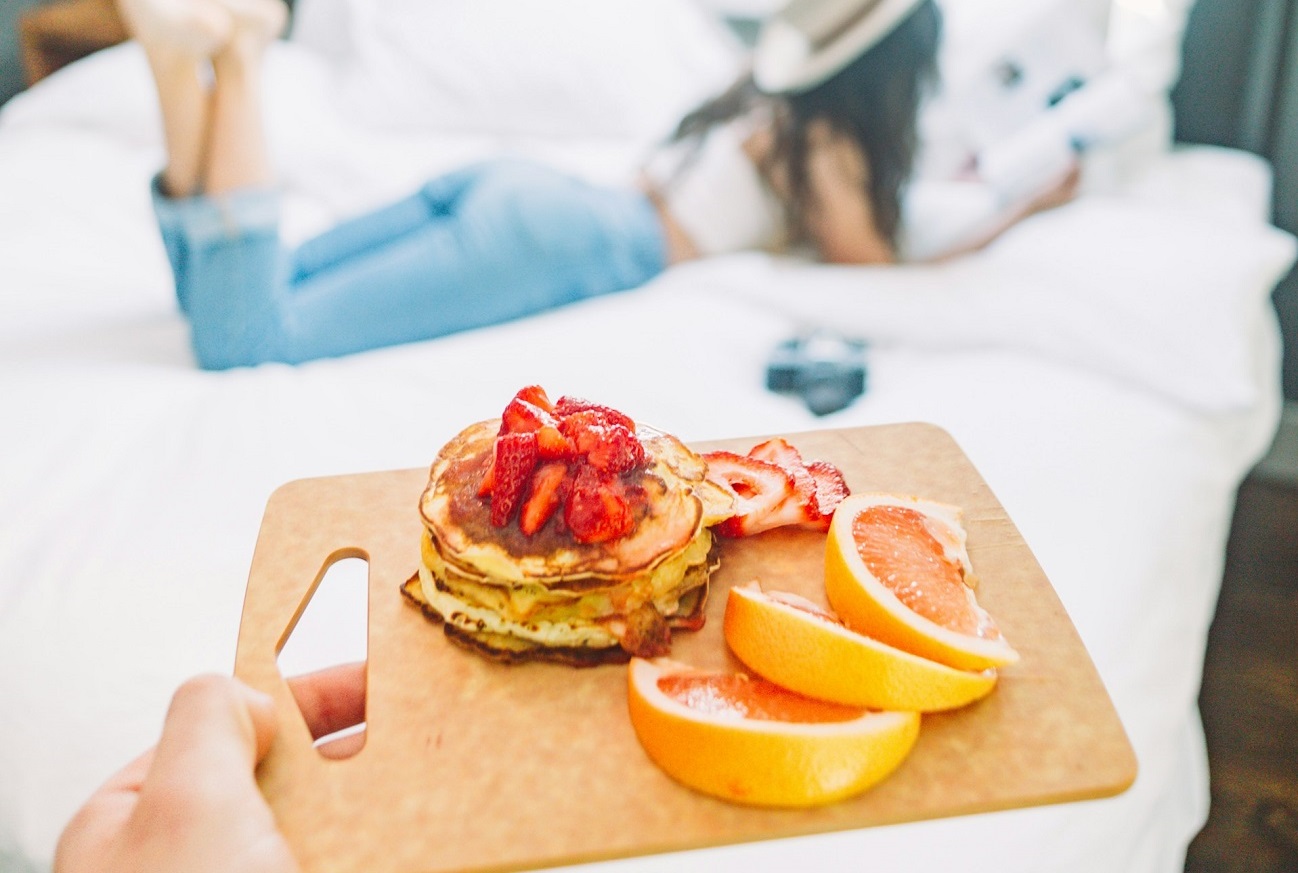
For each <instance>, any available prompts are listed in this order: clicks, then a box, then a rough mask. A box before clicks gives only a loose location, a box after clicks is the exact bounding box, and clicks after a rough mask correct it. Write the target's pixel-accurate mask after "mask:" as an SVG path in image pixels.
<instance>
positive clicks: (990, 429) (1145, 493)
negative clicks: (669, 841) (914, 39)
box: [0, 46, 1294, 873]
mask: <svg viewBox="0 0 1298 873" xmlns="http://www.w3.org/2000/svg"><path fill="white" fill-rule="evenodd" d="M77 67H79V69H78V68H73V69H72V70H69V71H67V75H62V74H61V75H60V76H56V77H55V78H54V79H52V80H50V81H49V82H48V83H47V84H46V85H44V86H42V87H40V88H37V89H35V90H34V91H33V92H31V93H29V94H28V95H26V96H25V97H24V98H21V99H20V100H18V101H15V102H14V103H13V104H11V105H10V107H9V108H8V109H7V110H6V112H5V113H4V114H3V115H0V191H3V192H4V194H3V198H0V400H3V404H4V408H5V414H4V416H3V418H0V701H3V703H0V870H4V871H11V870H12V871H25V870H28V869H36V870H39V869H43V868H44V866H45V865H46V864H48V861H49V859H50V856H51V852H52V849H53V845H54V842H55V839H56V837H57V835H58V833H59V831H60V829H61V828H62V826H63V823H64V822H65V821H66V819H67V818H68V816H70V815H71V813H72V812H73V811H74V810H75V808H76V807H77V805H79V803H80V802H81V801H82V800H84V798H85V797H86V796H87V795H88V794H89V792H90V791H91V790H92V789H93V788H94V787H95V786H96V785H97V784H98V783H99V782H100V781H101V780H102V779H103V778H105V777H106V776H107V775H108V774H109V773H110V772H111V771H113V770H114V769H116V768H117V767H118V766H120V764H122V763H123V762H124V761H126V760H128V759H129V758H131V757H133V756H134V755H135V754H136V753H138V751H139V750H140V749H142V748H143V747H145V746H147V745H148V744H149V743H151V742H152V741H153V740H154V739H155V737H156V731H157V728H158V725H159V723H160V720H161V716H162V713H163V711H164V709H165V706H166V703H167V700H168V699H169V696H170V694H171V692H172V690H173V689H174V687H175V686H176V685H177V684H178V683H179V682H181V681H182V680H183V679H184V678H186V677H188V676H190V675H192V674H194V673H196V672H201V671H221V672H227V671H228V670H229V669H230V666H231V664H232V660H233V652H234V643H235V637H236V633H237V627H238V616H239V610H240V606H241V600H242V593H243V585H244V583H245V580H246V577H247V569H248V563H249V560H250V557H251V553H252V548H253V543H254V540H255V537H256V533H257V529H258V525H259V523H260V518H261V512H262V509H263V507H264V505H265V501H266V498H267V497H268V495H269V494H270V492H271V491H272V490H273V489H274V488H275V487H277V486H278V485H280V484H282V483H284V482H286V481H289V480H292V479H296V478H300V477H305V476H316V475H331V474H336V473H342V472H355V471H365V470H377V469H394V468H409V467H419V466H423V465H425V464H426V463H427V462H428V461H429V460H430V458H431V456H432V454H433V453H434V452H435V451H436V449H437V448H438V447H439V446H440V445H441V444H442V442H443V441H444V440H445V439H447V438H448V437H450V436H451V435H452V434H453V433H454V432H455V431H456V430H457V429H458V428H459V427H460V426H461V425H462V424H464V423H465V422H468V421H471V420H475V419H478V418H485V417H488V416H491V415H493V414H496V413H497V412H498V410H499V408H500V406H501V405H502V403H503V401H504V400H505V399H507V398H508V397H509V396H510V395H511V394H512V392H513V391H514V390H515V389H516V388H517V387H519V386H520V385H522V384H526V383H530V382H539V383H541V384H543V385H545V386H547V387H548V388H549V389H550V390H551V391H552V392H558V393H573V394H581V395H586V396H591V397H596V398H600V399H604V400H606V401H608V402H610V403H613V404H615V405H618V406H620V407H624V408H626V409H628V410H631V411H634V413H635V414H636V415H637V417H638V418H641V419H643V420H645V421H651V422H654V423H656V424H658V425H660V426H663V427H666V428H669V429H671V430H673V431H675V432H677V433H679V434H680V435H682V436H683V437H686V438H689V439H703V438H710V437H720V436H733V435H743V434H754V435H756V434H765V433H772V432H795V431H799V430H806V429H811V428H817V427H823V426H840V425H861V424H873V423H883V422H893V421H908V420H924V421H932V422H936V423H937V424H939V425H941V426H943V427H945V428H947V429H948V430H949V431H950V432H951V433H952V434H953V435H954V436H955V438H956V439H957V441H958V442H959V443H960V444H961V445H962V446H963V448H964V449H965V450H966V452H967V453H968V454H969V455H970V457H971V458H972V459H973V461H974V463H975V464H976V465H977V466H978V467H979V469H980V470H981V471H982V473H983V475H984V476H985V477H986V479H987V481H988V482H989V483H990V485H991V487H992V488H993V490H994V491H995V492H996V494H997V495H998V497H999V498H1000V500H1001V501H1002V502H1003V503H1004V505H1005V506H1006V508H1007V509H1008V511H1009V513H1010V514H1011V516H1012V517H1013V518H1014V519H1015V521H1016V522H1017V524H1018V526H1019V527H1020V528H1021V530H1022V531H1023V533H1024V535H1025V537H1026V538H1027V540H1028V542H1029V544H1030V545H1031V546H1032V548H1033V550H1034V552H1035V553H1036V554H1037V556H1038V558H1039V559H1040V561H1041V563H1042V565H1043V566H1044V568H1045V570H1046V572H1047V574H1048V575H1049V576H1050V578H1051V580H1052V582H1053V583H1054V585H1055V587H1056V588H1057V589H1058V591H1059V593H1060V595H1061V597H1062V598H1063V601H1064V603H1065V605H1066V607H1067V608H1068V611H1069V613H1070V615H1071V617H1072V619H1073V621H1074V622H1075V623H1076V625H1077V627H1078V629H1079V631H1080V632H1081V634H1082V637H1083V639H1084V640H1085V642H1086V644H1087V646H1088V648H1089V650H1090V652H1091V654H1092V656H1093V658H1094V659H1095V661H1096V663H1097V665H1098V667H1099V670H1100V672H1101V675H1102V676H1103V678H1104V680H1105V682H1106V684H1107V686H1108V688H1109V691H1110V693H1111V694H1112V696H1113V698H1114V701H1115V703H1116V705H1117V707H1118V710H1119V712H1120V714H1121V716H1122V719H1123V722H1124V725H1125V726H1126V728H1127V730H1128V732H1129V734H1130V737H1131V740H1132V742H1133V744H1134V746H1135V748H1136V751H1137V755H1138V758H1139V761H1140V775H1139V777H1138V779H1137V782H1136V784H1135V786H1134V787H1133V788H1132V789H1131V790H1130V791H1128V792H1126V793H1125V794H1123V795H1121V796H1119V797H1117V798H1114V799H1110V800H1104V801H1095V802H1088V803H1082V804H1070V805H1063V806H1052V807H1044V808H1039V809H1033V810H1024V811H1017V812H1009V813H998V814H993V815H979V816H968V817H963V818H958V819H951V820H945V821H939V822H927V823H918V824H913V825H905V826H897V827H888V828H877V829H870V830H865V831H858V832H851V833H845V834H837V835H828V836H821V837H815V838H803V839H798V840H786V841H777V842H768V843H758V844H752V845H748V846H738V847H730V848H724V849H715V850H709V851H705V852H694V853H688V854H685V855H676V856H662V857H657V858H644V859H630V860H627V861H622V862H613V863H608V864H603V865H596V866H597V867H598V868H599V869H607V870H609V871H632V870H634V871H640V870H645V871H647V870H668V869H671V870H679V869H692V870H735V871H739V870H752V869H760V870H767V869H770V870H782V869H818V870H839V869H841V870H852V869H859V868H860V866H861V864H862V863H866V862H867V860H868V863H871V864H872V865H874V866H878V867H880V868H881V869H903V868H905V869H909V870H914V871H930V870H931V871H938V870H950V869H959V870H986V871H996V873H1012V871H1025V873H1027V871H1032V873H1040V871H1077V873H1082V871H1087V873H1090V871H1095V870H1113V871H1133V873H1137V871H1139V873H1144V871H1151V873H1152V871H1161V873H1172V871H1176V870H1179V869H1180V868H1181V865H1182V863H1183V857H1184V850H1185V846H1186V844H1187V843H1188V841H1189V839H1190V838H1191V837H1192V836H1193V834H1194V833H1195V832H1196V831H1197V829H1198V827H1199V826H1200V824H1201V822H1202V821H1203V818H1204V815H1205V812H1206V804H1207V776H1206V770H1205V760H1204V747H1203V739H1202V733H1201V730H1200V726H1199V722H1198V714H1197V709H1196V696H1197V692H1198V683H1199V675H1200V668H1201V665H1202V655H1203V646H1204V639H1205V635H1206V631H1207V627H1208V623H1209V620H1210V618H1211V615H1212V610H1213V606H1214V602H1215V597H1216V591H1217V585H1218V582H1219V580H1220V572H1221V566H1222V553H1223V547H1224V543H1225V537H1226V532H1227V528H1228V523H1229V519H1230V514H1231V510H1232V502H1233V496H1234V492H1235V488H1236V486H1237V485H1238V482H1239V480H1240V479H1241V478H1242V476H1243V475H1244V473H1245V472H1246V471H1247V469H1248V468H1249V467H1250V466H1251V464H1252V463H1253V462H1254V461H1255V459H1256V458H1257V457H1258V456H1259V455H1260V454H1261V452H1262V451H1263V450H1264V448H1265V446H1266V445H1267V444H1268V442H1269V439H1270V436H1271V433H1272V431H1273V428H1274V425H1275V422H1276V419H1277V416H1278V408H1279V387H1278V349H1279V340H1278V335H1277V330H1276V325H1275V321H1274V317H1273V314H1272V312H1271V309H1270V305H1269V291H1270V289H1271V287H1272V286H1273V285H1274V283H1275V281H1276V280H1277V278H1278V277H1279V276H1280V275H1282V274H1283V272H1284V271H1285V270H1286V269H1287V267H1288V265H1289V264H1290V263H1292V259H1293V251H1294V247H1293V241H1292V240H1291V239H1290V238H1289V237H1287V236H1286V235H1284V234H1281V233H1279V232H1278V231H1275V230H1274V229H1272V228H1270V227H1268V226H1267V225H1266V223H1265V221H1264V218H1263V216H1264V215H1265V214H1266V198H1267V192H1268V189H1269V180H1268V177H1267V173H1266V170H1265V167H1263V166H1262V165H1261V164H1260V163H1258V162H1257V161H1255V160H1254V159H1252V158H1250V157H1247V156H1244V155H1241V154H1236V153H1231V152H1225V151H1220V150H1192V151H1188V152H1184V153H1177V154H1172V155H1169V156H1167V157H1165V158H1163V159H1161V160H1159V161H1157V162H1156V163H1154V164H1151V165H1150V166H1149V167H1148V168H1147V169H1146V170H1145V172H1143V173H1141V174H1140V176H1139V178H1138V179H1136V180H1135V182H1134V183H1133V184H1131V185H1129V186H1128V187H1126V188H1124V189H1123V190H1121V191H1115V192H1111V193H1109V194H1107V195H1104V196H1099V195H1095V196H1091V195H1088V196H1087V197H1084V198H1083V199H1082V200H1081V201H1079V202H1077V203H1076V204H1074V205H1071V206H1069V207H1066V208H1064V209H1061V210H1059V211H1058V212H1056V213H1054V214H1051V215H1048V216H1043V217H1041V218H1039V219H1036V220H1033V221H1030V222H1028V223H1026V224H1024V225H1022V226H1021V227H1020V228H1019V229H1017V230H1016V231H1014V232H1013V233H1011V234H1010V235H1008V236H1007V237H1005V238H1004V239H1003V240H1002V241H1001V242H999V243H998V244H997V245H996V246H994V247H993V248H991V249H989V250H987V251H986V252H984V253H981V254H979V255H976V256H972V257H969V258H967V259H964V260H962V261H959V262H955V263H951V264H948V265H945V266H940V267H921V266H915V267H904V268H895V269H891V270H888V269H871V268H826V267H817V266H812V265H807V264H801V263H798V262H793V261H788V260H782V259H773V258H768V257H764V256H757V255H750V256H736V257H732V258H726V259H719V260H716V261H713V262H709V263H700V264H696V265H692V266H689V267H684V268H679V269H675V270H672V271H671V272H669V273H667V274H666V275H664V276H662V277H661V278H660V279H658V280H656V281H654V282H652V283H651V284H650V285H648V286H647V287H645V288H642V289H638V290H635V291H632V292H627V293H624V294H619V295H615V296H611V297H607V298H603V299H599V300H593V301H589V302H587V303H584V304H581V305H577V306H573V307H569V308H567V309H564V310H561V311H557V312H553V313H549V314H546V315H543V316H539V317H536V318H532V319H528V320H524V321H520V322H515V323H512V324H507V325H502V326H499V327H496V328H492V329H487V330H481V331H475V332H471V333H466V334H462V335H458V336H453V337H448V338H445V339H441V340H437V341H432V342H427V343H419V344H414V345H410V346H404V347H400V348H394V349H386V350H381V351H376V352H372V353H367V354H362V355H356V356H353V357H350V358H346V359H339V360H327V361H320V362H316V363H313V364H309V365H304V366H300V367H286V366H278V365H271V366H263V367H260V368H256V369H252V370H237V371H231V372H225V373H206V372H201V371H198V370H196V369H195V368H194V366H193V364H192V359H191V356H190V354H189V351H188V347H187V338H186V328H185V325H184V322H183V320H182V319H181V318H180V317H179V315H178V314H177V312H176V311H175V307H174V303H173V301H172V298H171V289H170V281H169V277H168V274H167V270H166V265H165V260H164V258H163V253H162V249H161V246H160V243H159V242H158V240H157V238H156V231H155V230H154V228H153V225H152V219H151V216H150V214H149V208H148V201H147V194H146V183H147V180H148V178H149V176H150V174H151V173H152V172H153V171H154V169H155V168H156V165H157V163H158V161H159V159H160V152H159V148H158V143H157V133H156V127H155V125H156V120H154V119H153V118H152V115H151V109H150V104H149V103H148V99H147V87H143V88H142V83H143V82H144V80H143V78H142V77H143V75H144V69H143V67H142V65H141V64H140V59H139V57H138V55H136V54H134V49H133V47H130V46H127V47H123V48H122V49H118V50H114V51H113V52H109V53H106V54H105V55H102V56H99V57H97V58H94V59H91V61H90V62H83V64H81V65H77ZM78 76H80V80H79V81H77V80H76V78H75V77H78ZM331 81H332V79H331V73H330V70H329V68H328V67H327V66H324V65H322V64H320V63H319V61H318V59H316V58H313V57H311V56H309V53H303V52H301V51H293V50H291V47H290V48H284V49H283V50H282V51H279V50H277V52H276V60H275V65H274V66H273V67H272V70H271V72H270V84H271V86H272V100H271V103H272V110H274V109H276V108H278V109H279V110H281V112H279V113H276V112H274V111H272V114H273V115H274V116H275V117H277V118H279V119H280V121H279V122H278V123H277V124H276V127H275V129H274V131H273V135H274V138H275V142H276V148H277V149H278V150H279V151H280V153H282V154H288V153H290V152H292V153H294V154H297V155H298V156H299V159H298V160H296V161H295V162H293V164H292V165H291V168H290V170H291V171H290V173H289V176H288V179H287V191H286V196H287V197H288V205H289V216H290V222H289V229H288V230H289V233H290V235H302V234H305V233H307V232H309V231H310V230H312V229H314V228H316V227H319V226H321V225H323V224H325V223H327V222H328V221H330V220H332V219H333V218H334V217H336V216H337V215H340V214H345V213H347V212H349V211H352V210H355V209H359V208H362V207H363V206H365V205H368V204H369V203H372V202H376V201H379V200H381V199H383V198H384V197H387V196H391V195H392V194H393V193H395V192H399V191H401V190H403V189H404V188H405V187H406V186H408V185H410V184H412V183H413V180H416V179H418V178H420V176H421V175H422V174H424V173H427V172H431V171H434V170H436V169H438V168H441V167H444V166H449V165H452V164H454V163H455V162H457V161H459V160H462V159H464V158H465V157H468V156H476V155H480V154H483V153H489V152H493V151H499V150H512V151H521V152H524V153H527V154H532V155H535V156H539V157H542V158H545V159H552V160H555V161H556V162H560V163H563V164H564V165H566V166H569V167H571V168H574V169H577V170H579V171H581V172H586V173H589V174H591V175H593V176H596V177H610V178H611V177H615V176H617V175H618V174H621V173H625V172H626V170H627V169H628V168H629V167H630V166H632V165H633V162H634V159H635V157H636V155H637V154H638V151H637V150H638V146H639V144H637V143H634V142H617V141H607V140H602V139H601V140H590V141H583V140H572V139H569V140H565V141H562V142H560V141H546V140H539V139H537V140H524V139H522V138H516V137H515V138H501V137H492V138H483V137H471V136H467V135H456V136H452V135H441V136H437V137H430V136H427V135H412V136H402V135H398V134H394V133H392V132H380V131H376V130H373V129H368V128H365V127H363V126H358V125H356V124H355V123H354V120H352V119H347V118H345V117H343V116H342V115H340V114H339V113H338V112H337V111H336V106H335V105H334V104H333V103H332V102H331V98H330V95H331V94H332V93H333V91H332V90H331V88H330V85H331ZM88 92H89V93H88ZM277 101H278V103H277ZM131 113H135V114H134V115H132V114H131ZM295 150H296V151H295ZM375 153H377V154H378V155H379V157H380V159H369V160H361V159H360V158H361V157H362V156H365V155H370V156H373V155H374V154H375ZM822 320H828V321H830V322H832V323H835V324H837V325H839V326H840V327H847V328H849V329H851V330H854V331H857V332H859V333H861V334H862V335H863V336H865V337H867V338H869V339H870V340H871V341H872V343H873V344H872V346H871V350H870V358H869V364H870V389H869V391H868V393H867V394H866V396H865V397H863V398H862V399H861V400H860V401H859V402H857V403H856V404H855V405H853V406H852V407H850V408H849V409H847V410H845V411H843V412H841V413H838V414H836V415H834V416H830V417H828V418H826V419H816V418H814V417H813V416H811V415H810V414H809V413H808V412H807V411H806V410H804V409H803V408H801V407H800V406H799V405H798V404H797V402H796V401H793V400H790V399H788V398H782V397H777V396H774V395H771V394H768V393H766V392H765V391H764V390H763V388H762V374H763V364H764V360H765V357H766V355H767V353H768V351H769V350H770V349H771V348H772V347H773V346H774V345H775V344H776V343H777V342H778V341H780V340H783V339H785V338H787V337H788V336H790V335H791V333H792V332H794V331H795V330H797V329H799V328H801V327H803V326H805V325H806V324H808V323H815V322H818V321H822Z"/></svg>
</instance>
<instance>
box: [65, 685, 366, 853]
mask: <svg viewBox="0 0 1298 873" xmlns="http://www.w3.org/2000/svg"><path fill="white" fill-rule="evenodd" d="M290 685H291V686H292V688H293V693H294V697H295V698H296V699H297V701H298V705H299V707H300V708H301V709H302V713H303V715H304V716H305V718H306V721H307V725H308V726H309V727H310V728H311V732H312V735H313V736H316V737H320V736H325V735H328V734H331V733H333V732H335V731H338V730H342V729H343V728H345V727H349V726H351V725H354V724H358V723H359V722H360V721H361V720H362V719H363V718H364V710H365V671H364V665H363V664H351V665H346V666H344V667H337V668H332V669H330V670H325V671H321V672H320V673H313V674H311V675H309V676H304V677H300V678H298V679H294V680H291V681H290ZM274 734H275V709H274V704H273V703H272V701H271V699H270V697H268V696H267V695H265V694H262V693H260V692H258V691H254V690H252V689H251V688H249V687H248V686H246V685H244V684H243V683H242V682H239V681H238V680H236V679H231V678H229V677H224V676H201V677H198V678H196V679H191V680H189V681H188V682H186V683H185V684H184V685H182V686H181V687H180V688H179V689H178V690H177V691H176V694H175V696H174V697H173V698H172V701H171V707H170V709H169V710H168V712H167V717H166V721H165V722H164V724H163V728H162V737H161V739H160V740H159V741H158V745H157V746H156V747H155V748H153V749H150V750H149V751H148V752H145V753H144V754H143V755H141V756H140V757H139V758H137V759H135V760H134V761H132V762H131V763H130V764H128V765H127V766H126V767H124V768H123V769H122V770H121V771H119V772H118V773H117V774H116V775H114V776H112V777H111V778H109V780H108V781H107V782H105V783H104V785H103V786H102V787H101V788H100V789H99V790H98V791H96V792H95V793H94V794H93V795H92V796H91V797H90V799H89V800H88V801H87V802H86V804H85V805H84V806H83V807H82V808H81V810H80V811H79V812H78V813H77V814H76V815H75V816H73V818H72V820H71V821H70V822H69V823H68V826H67V827H66V828H65V829H64V831H63V835H62V837H61V838H60V840H59V845H58V848H57V850H56V851H55V857H54V873H91V871H95V873H125V871H138V870H166V871H168V873H208V871H212V873H217V871H222V873H224V871H229V870H239V871H247V873H296V871H298V870H299V867H298V864H297V861H296V860H295V859H294V858H293V854H292V852H291V851H290V850H289V847H288V844H287V843H286V842H285V841H284V838H283V836H282V835H281V834H280V832H279V829H278V827H277V826H276V824H275V818H274V815H273V814H272V813H271V810H270V807H269V806H268V805H267V804H266V800H265V798H264V797H262V795H261V792H260V791H259V790H258V788H257V782H256V779H255V776H254V771H255V768H256V766H257V764H258V763H259V762H260V761H261V760H262V758H264V757H265V755H266V752H267V750H268V749H269V748H270V743H271V739H272V738H273V736H274ZM363 741H364V738H363V736H361V735H352V736H350V737H347V738H345V739H344V740H342V741H339V743H337V744H333V745H330V746H325V747H322V751H324V753H325V754H328V755H330V756H332V757H345V756H346V754H349V753H351V752H352V751H355V749H356V748H359V744H360V743H362V742H363Z"/></svg>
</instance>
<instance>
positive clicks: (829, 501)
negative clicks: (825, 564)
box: [807, 461, 852, 530]
mask: <svg viewBox="0 0 1298 873" xmlns="http://www.w3.org/2000/svg"><path fill="white" fill-rule="evenodd" d="M807 472H809V473H810V474H811V478H812V479H814V480H815V481H816V508H817V509H818V510H819V512H820V520H819V521H818V522H817V524H816V525H814V526H815V527H817V528H818V529H820V530H829V520H830V518H832V517H833V515H834V510H835V509H837V508H838V504H840V503H842V502H843V498H844V497H847V496H848V495H849V494H851V493H852V492H851V490H850V489H849V488H848V487H847V480H846V479H844V478H843V472H842V471H841V470H839V469H838V468H837V467H835V466H834V465H833V464H831V463H829V462H828V461H812V462H811V463H810V464H808V465H807Z"/></svg>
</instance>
